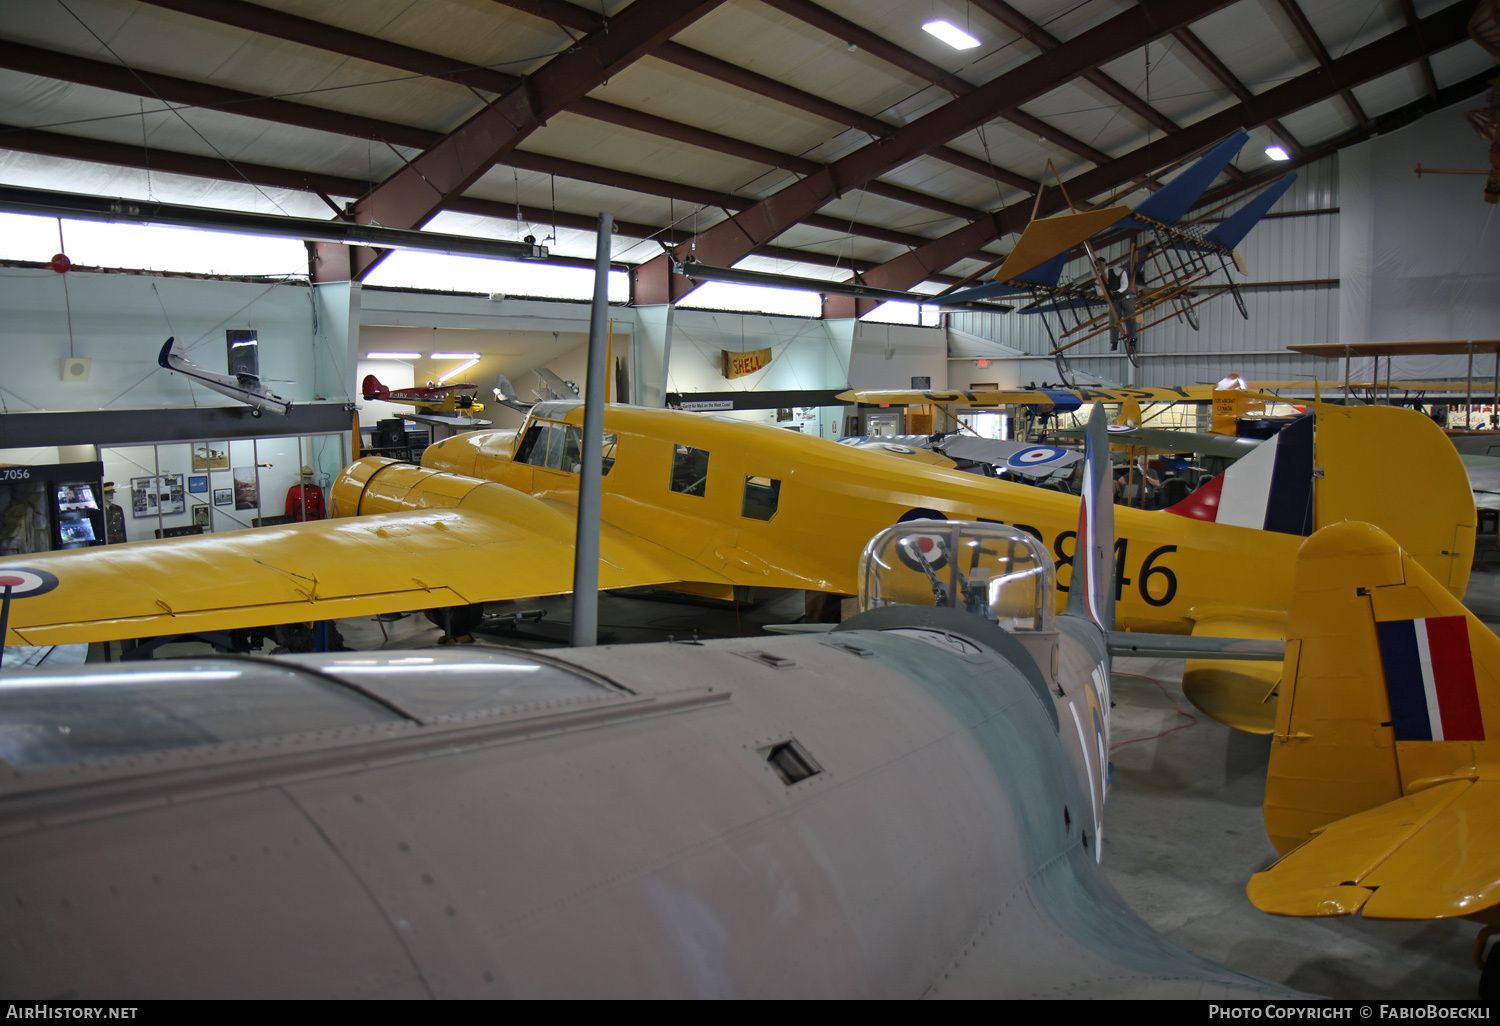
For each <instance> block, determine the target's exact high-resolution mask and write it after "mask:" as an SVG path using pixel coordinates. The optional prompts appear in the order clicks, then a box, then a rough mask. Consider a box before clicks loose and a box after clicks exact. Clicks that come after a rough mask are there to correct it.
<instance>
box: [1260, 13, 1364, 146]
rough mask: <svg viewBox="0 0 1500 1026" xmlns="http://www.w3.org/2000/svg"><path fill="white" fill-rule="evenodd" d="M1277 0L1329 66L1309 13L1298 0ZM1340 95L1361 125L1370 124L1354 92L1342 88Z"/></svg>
mask: <svg viewBox="0 0 1500 1026" xmlns="http://www.w3.org/2000/svg"><path fill="white" fill-rule="evenodd" d="M1277 2H1278V3H1279V4H1280V5H1281V9H1282V10H1283V11H1285V12H1286V16H1287V17H1288V18H1290V19H1291V22H1292V27H1293V28H1295V29H1296V30H1297V35H1299V36H1301V37H1302V41H1303V42H1304V43H1306V44H1307V48H1308V49H1309V50H1311V51H1312V53H1313V56H1314V57H1316V58H1317V60H1318V64H1319V65H1321V66H1322V67H1324V68H1327V67H1328V66H1329V65H1330V63H1331V58H1330V57H1329V56H1328V49H1327V47H1325V46H1324V45H1323V40H1321V39H1319V38H1318V33H1317V32H1315V31H1314V30H1313V27H1312V22H1310V21H1308V20H1307V15H1306V14H1304V13H1303V12H1302V8H1301V7H1299V6H1297V0H1277ZM1339 96H1341V97H1343V100H1344V105H1345V106H1347V107H1348V108H1349V113H1350V114H1353V115H1354V120H1355V121H1358V122H1359V123H1360V126H1361V127H1366V126H1368V125H1369V124H1370V119H1369V118H1368V117H1366V116H1365V112H1364V110H1363V108H1361V107H1360V105H1359V101H1358V100H1356V99H1355V98H1354V93H1353V92H1351V91H1350V90H1348V89H1342V90H1340V91H1339Z"/></svg>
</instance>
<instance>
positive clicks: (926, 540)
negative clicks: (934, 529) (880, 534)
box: [896, 534, 948, 573]
mask: <svg viewBox="0 0 1500 1026" xmlns="http://www.w3.org/2000/svg"><path fill="white" fill-rule="evenodd" d="M896 555H897V556H898V557H900V559H901V562H903V563H905V564H906V565H907V566H909V567H910V568H911V569H913V570H915V571H917V572H918V573H925V572H926V570H941V569H943V567H945V566H947V565H948V547H947V546H946V545H944V544H943V539H942V538H940V537H938V536H937V535H934V534H910V535H907V536H906V538H905V539H904V540H903V541H902V542H898V543H897V545H896ZM924 568H925V569H924Z"/></svg>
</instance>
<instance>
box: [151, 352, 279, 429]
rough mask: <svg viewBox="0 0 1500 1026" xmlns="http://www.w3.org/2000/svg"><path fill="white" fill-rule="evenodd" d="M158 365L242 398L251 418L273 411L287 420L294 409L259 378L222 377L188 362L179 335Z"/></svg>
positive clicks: (157, 359) (160, 357)
mask: <svg viewBox="0 0 1500 1026" xmlns="http://www.w3.org/2000/svg"><path fill="white" fill-rule="evenodd" d="M156 362H157V363H158V364H159V365H160V366H162V367H164V368H165V369H167V370H169V371H172V372H174V373H176V374H181V375H182V376H183V377H187V378H191V379H193V380H194V381H196V382H198V383H199V384H202V385H207V386H208V387H209V388H211V389H213V390H214V391H215V392H222V393H223V394H224V395H227V396H229V398H231V399H238V400H239V401H240V402H242V403H245V404H247V405H248V406H249V407H250V414H251V416H254V417H259V416H260V415H261V414H262V413H263V412H265V411H267V410H269V411H270V412H271V413H279V414H281V415H282V416H283V417H284V416H286V412H287V411H288V410H290V409H291V408H292V403H291V400H290V399H283V398H281V396H279V395H277V394H276V393H275V392H272V391H271V390H270V389H269V388H267V387H266V386H265V385H262V384H261V383H260V377H259V375H255V374H243V373H242V374H218V373H216V372H214V371H211V370H205V369H204V368H202V367H200V366H198V365H197V364H196V363H194V362H193V361H192V360H190V359H188V355H187V351H186V350H184V349H183V348H182V343H181V342H178V341H177V336H175V335H174V336H172V337H171V338H169V339H167V341H166V343H165V344H163V345H162V347H161V352H160V353H159V354H158V355H157V357H156Z"/></svg>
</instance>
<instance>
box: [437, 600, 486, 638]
mask: <svg viewBox="0 0 1500 1026" xmlns="http://www.w3.org/2000/svg"><path fill="white" fill-rule="evenodd" d="M422 615H423V616H425V617H427V619H429V620H431V621H432V622H433V623H434V624H436V625H437V626H438V627H441V628H442V629H443V631H444V633H446V634H447V635H448V637H450V638H459V637H464V636H466V635H469V634H473V633H474V628H476V627H478V626H479V624H480V622H481V621H483V620H484V606H483V605H482V604H475V605H471V606H447V607H446V608H443V609H426V610H423V611H422Z"/></svg>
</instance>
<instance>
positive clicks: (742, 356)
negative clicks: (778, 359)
mask: <svg viewBox="0 0 1500 1026" xmlns="http://www.w3.org/2000/svg"><path fill="white" fill-rule="evenodd" d="M721 352H722V353H723V356H724V376H725V377H726V378H743V377H744V376H745V375H746V374H754V373H755V372H756V371H758V370H760V369H761V368H762V367H764V366H765V365H766V364H768V363H770V362H771V350H769V349H754V350H751V351H750V352H748V353H731V352H730V351H729V350H727V349H725V350H721Z"/></svg>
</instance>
